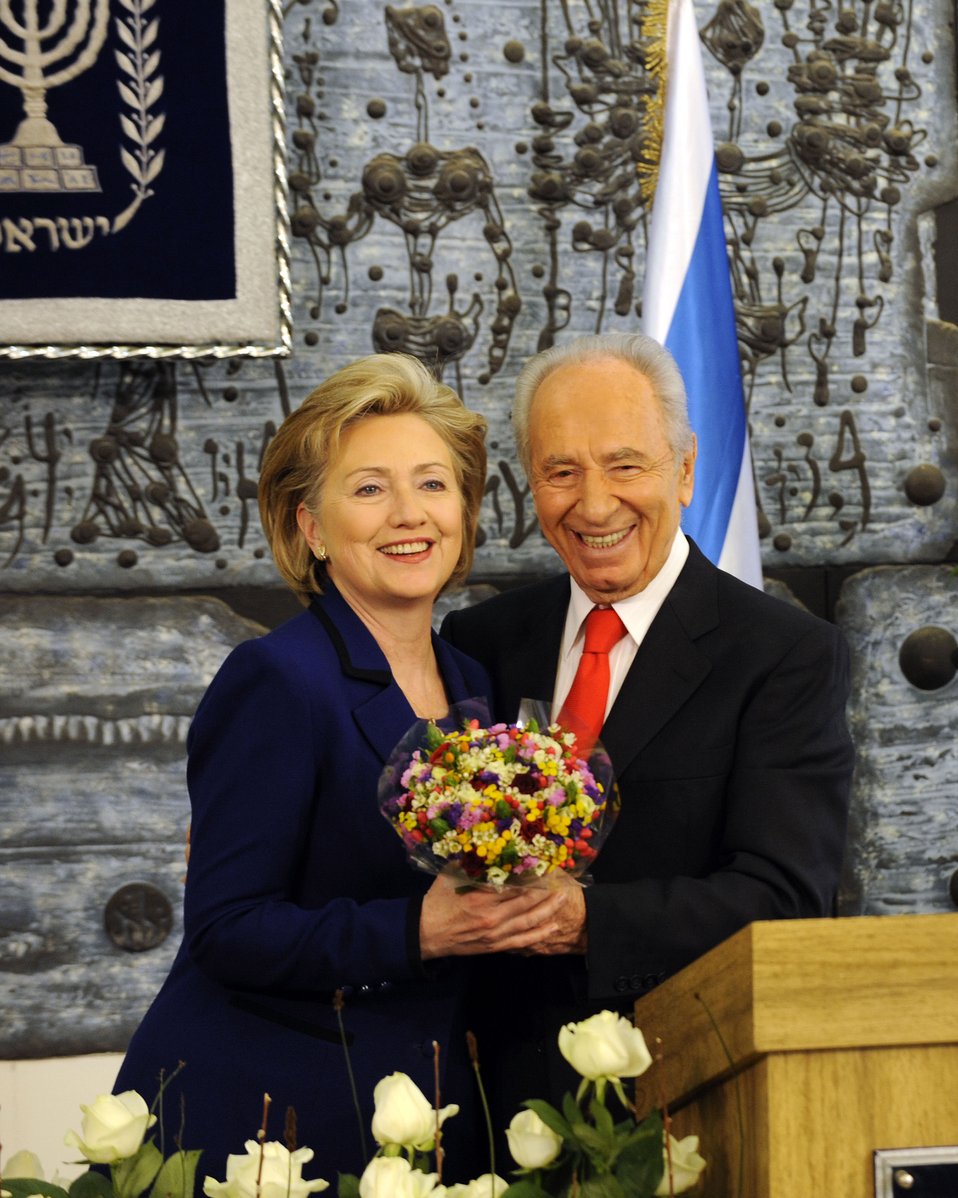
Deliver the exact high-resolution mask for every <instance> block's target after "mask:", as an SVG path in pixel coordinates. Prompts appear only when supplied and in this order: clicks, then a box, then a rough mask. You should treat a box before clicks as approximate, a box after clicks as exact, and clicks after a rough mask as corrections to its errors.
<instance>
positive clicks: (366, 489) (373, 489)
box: [356, 483, 382, 495]
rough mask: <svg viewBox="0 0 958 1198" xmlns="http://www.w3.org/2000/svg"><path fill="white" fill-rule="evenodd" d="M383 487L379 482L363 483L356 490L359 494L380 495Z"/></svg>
mask: <svg viewBox="0 0 958 1198" xmlns="http://www.w3.org/2000/svg"><path fill="white" fill-rule="evenodd" d="M381 490H382V487H380V486H379V484H378V483H363V485H362V486H361V487H359V488H358V490H357V491H356V494H357V495H378V494H379V492H380V491H381Z"/></svg>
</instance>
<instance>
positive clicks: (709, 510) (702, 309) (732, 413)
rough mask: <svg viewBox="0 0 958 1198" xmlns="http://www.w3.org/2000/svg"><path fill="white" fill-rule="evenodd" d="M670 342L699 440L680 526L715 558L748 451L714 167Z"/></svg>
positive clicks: (717, 557)
mask: <svg viewBox="0 0 958 1198" xmlns="http://www.w3.org/2000/svg"><path fill="white" fill-rule="evenodd" d="M665 344H666V346H667V347H668V349H669V350H670V351H671V352H672V355H673V356H674V358H675V360H676V362H677V363H678V366H679V369H680V370H681V371H682V377H683V378H684V379H685V386H686V390H687V391H688V397H689V419H690V421H691V424H692V428H693V429H694V430H695V433H696V435H697V437H698V460H697V461H696V463H695V494H694V496H693V499H692V503H691V504H690V505H689V507H688V508H687V509H686V511H685V513H684V514H683V517H682V528H683V530H684V532H685V533H686V534H687V535H688V536H690V537H691V538H692V539H693V540H694V541H695V543H696V544H697V545H698V546H699V548H700V549H701V550H702V552H703V553H704V554H705V555H706V557H708V558H710V559H711V560H712V561H713V562H717V561H718V560H719V556H720V554H721V552H722V546H723V544H724V542H725V535H726V530H727V528H728V523H729V516H730V514H731V511H732V502H733V500H734V498H735V490H736V486H737V485H738V478H739V472H740V470H741V466H742V453H743V450H744V448H745V436H746V427H745V407H744V404H743V400H742V375H741V367H740V364H739V356H738V338H737V336H736V332H735V311H734V309H733V307H732V292H731V288H730V286H729V269H728V255H727V252H726V248H725V231H724V227H723V223H722V202H721V199H720V198H719V189H718V175H717V173H716V169H715V164H714V162H713V164H712V170H711V174H710V176H709V181H708V187H707V189H706V193H705V203H704V206H703V210H702V220H701V224H700V225H699V231H698V235H697V237H696V240H695V248H694V249H693V251H692V257H691V260H690V262H689V266H688V270H687V272H686V275H685V279H684V281H683V283H682V289H681V292H680V294H679V298H678V302H677V303H676V306H675V312H674V314H673V317H672V323H671V326H670V327H669V332H668V336H667V337H666V339H665Z"/></svg>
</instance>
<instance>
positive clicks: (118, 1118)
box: [63, 1090, 156, 1165]
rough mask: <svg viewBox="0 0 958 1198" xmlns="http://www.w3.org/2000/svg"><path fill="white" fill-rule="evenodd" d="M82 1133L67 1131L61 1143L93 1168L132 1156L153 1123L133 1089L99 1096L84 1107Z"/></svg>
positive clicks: (147, 1110) (152, 1116)
mask: <svg viewBox="0 0 958 1198" xmlns="http://www.w3.org/2000/svg"><path fill="white" fill-rule="evenodd" d="M80 1110H81V1111H82V1112H83V1130H82V1131H81V1132H80V1134H79V1135H78V1134H77V1133H76V1132H75V1131H68V1132H67V1134H66V1136H65V1137H64V1140H63V1142H64V1144H67V1145H68V1146H69V1147H71V1148H79V1150H80V1152H81V1153H82V1154H83V1155H84V1156H85V1157H86V1159H87V1160H88V1161H91V1162H92V1163H93V1164H96V1165H113V1164H115V1163H116V1162H117V1161H122V1160H126V1158H127V1157H130V1156H134V1155H135V1154H136V1153H137V1152H138V1151H139V1148H140V1145H141V1144H142V1143H143V1137H144V1136H145V1135H146V1132H147V1128H150V1127H152V1126H153V1124H154V1123H155V1122H156V1116H155V1115H151V1114H150V1110H149V1107H148V1106H147V1105H146V1102H145V1101H144V1100H143V1099H142V1098H141V1097H140V1095H139V1094H137V1092H136V1091H135V1090H126V1091H124V1093H122V1094H101V1095H100V1096H99V1097H98V1098H97V1100H96V1101H95V1102H94V1103H93V1105H92V1106H83V1105H82V1104H81V1106H80Z"/></svg>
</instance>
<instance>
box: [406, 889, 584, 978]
mask: <svg viewBox="0 0 958 1198" xmlns="http://www.w3.org/2000/svg"><path fill="white" fill-rule="evenodd" d="M456 885H457V884H456V882H454V881H453V880H452V879H451V878H450V877H448V876H446V875H444V874H440V875H439V877H437V878H436V880H435V882H433V884H432V886H431V887H430V888H429V890H428V891H427V893H426V896H425V898H424V899H423V903H422V914H421V915H420V920H419V948H420V952H421V954H422V958H423V960H430V959H432V958H434V957H457V956H475V955H478V954H480V953H521V954H523V955H526V956H533V955H536V956H554V955H556V954H559V953H584V952H585V947H586V913H585V896H584V894H583V890H582V887H581V886H580V885H579V883H578V882H576V881H575V880H574V879H573V878H570V877H568V876H567V875H565V874H562V875H558V876H556V877H555V880H554V881H551V880H550V882H549V884H548V885H543V886H536V885H531V886H512V887H508V888H506V889H504V890H502V891H499V892H497V891H495V890H493V889H492V888H491V887H479V888H477V889H473V890H468V889H467V890H462V891H460V892H457V889H456Z"/></svg>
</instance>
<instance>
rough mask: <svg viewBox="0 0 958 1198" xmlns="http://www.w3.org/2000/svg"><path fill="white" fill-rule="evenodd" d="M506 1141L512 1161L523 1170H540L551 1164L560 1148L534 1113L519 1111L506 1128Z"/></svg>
mask: <svg viewBox="0 0 958 1198" xmlns="http://www.w3.org/2000/svg"><path fill="white" fill-rule="evenodd" d="M506 1139H507V1140H508V1141H509V1151H510V1152H511V1153H512V1157H513V1160H514V1161H515V1162H516V1164H517V1165H519V1166H520V1167H521V1168H523V1169H541V1168H543V1166H545V1165H549V1164H551V1163H552V1162H553V1161H554V1160H555V1158H556V1157H557V1156H558V1155H559V1151H560V1149H561V1148H562V1137H561V1136H559V1135H556V1133H555V1132H554V1131H553V1130H552V1128H551V1127H548V1126H547V1125H546V1124H545V1123H543V1122H542V1120H541V1119H540V1118H539V1116H538V1115H537V1114H536V1113H535V1111H530V1110H525V1111H520V1112H519V1113H518V1115H515V1116H514V1117H513V1120H512V1122H511V1123H510V1124H509V1126H508V1127H507V1128H506Z"/></svg>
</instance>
